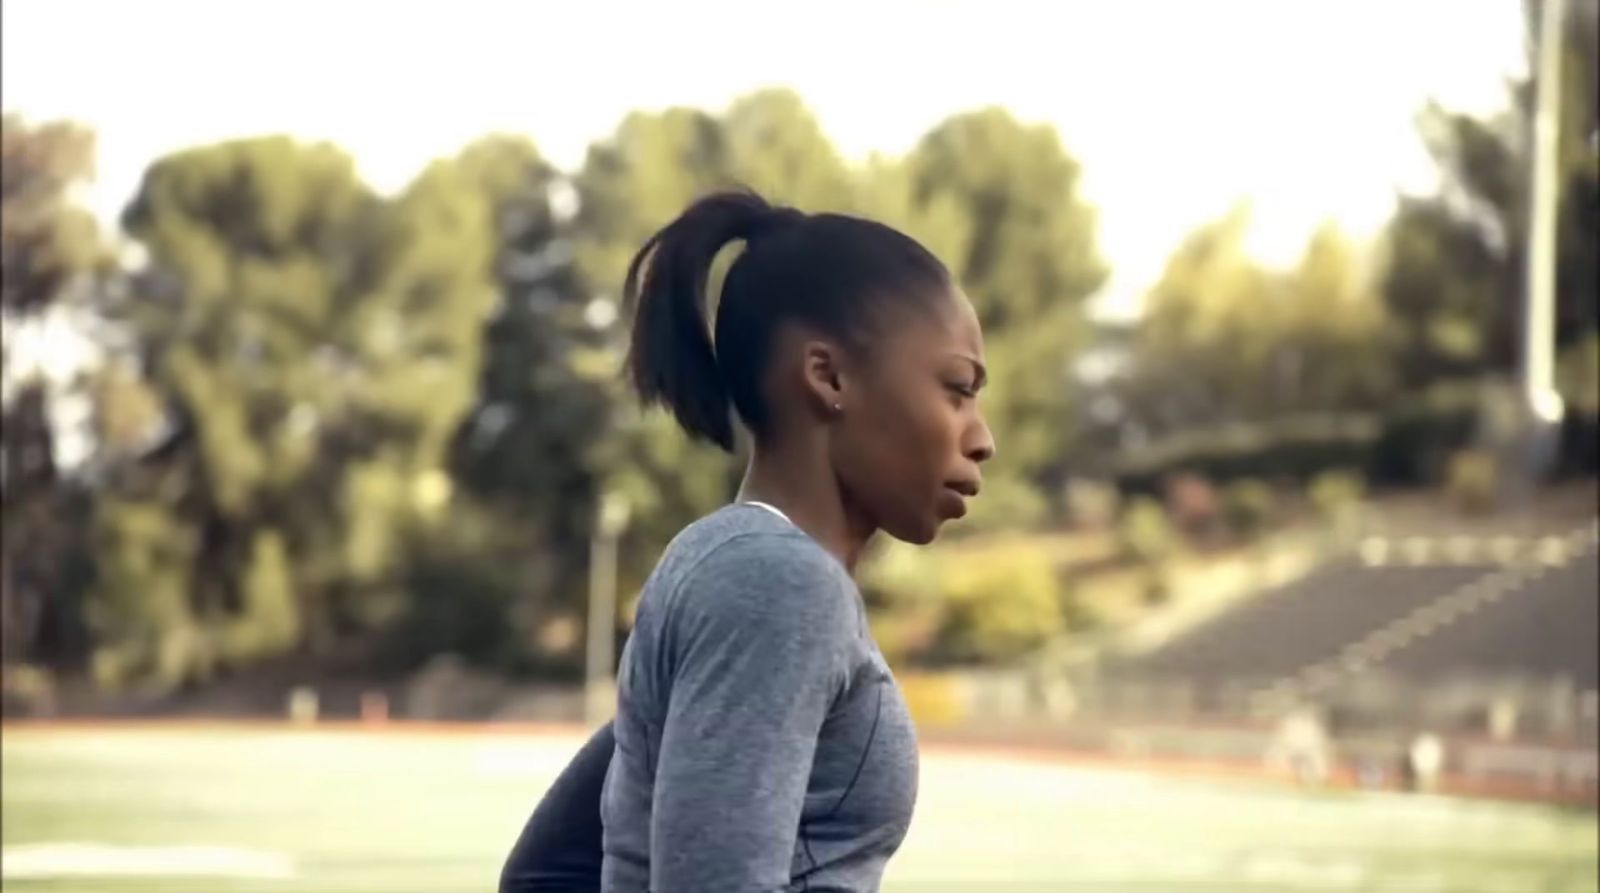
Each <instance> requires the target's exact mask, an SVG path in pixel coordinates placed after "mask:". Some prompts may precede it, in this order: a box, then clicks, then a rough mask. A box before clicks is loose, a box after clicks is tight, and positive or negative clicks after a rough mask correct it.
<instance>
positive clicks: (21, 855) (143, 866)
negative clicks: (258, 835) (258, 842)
mask: <svg viewBox="0 0 1600 893" xmlns="http://www.w3.org/2000/svg"><path fill="white" fill-rule="evenodd" d="M294 876H295V865H294V860H293V859H292V858H290V857H289V856H288V855H287V854H285V853H275V852H270V851H264V850H246V849H238V848H234V847H214V846H118V845H112V844H100V843H78V842H61V843H26V844H16V845H13V846H8V847H5V848H4V850H0V878H3V879H4V880H7V881H23V880H51V879H54V878H68V877H97V878H108V877H210V878H251V879H263V880H288V879H290V878H293V877H294Z"/></svg>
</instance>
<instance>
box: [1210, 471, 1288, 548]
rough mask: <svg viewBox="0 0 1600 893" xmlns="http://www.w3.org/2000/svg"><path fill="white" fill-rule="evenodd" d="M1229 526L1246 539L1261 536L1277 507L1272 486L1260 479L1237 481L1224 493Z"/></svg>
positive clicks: (1224, 506)
mask: <svg viewBox="0 0 1600 893" xmlns="http://www.w3.org/2000/svg"><path fill="white" fill-rule="evenodd" d="M1222 503H1223V512H1224V513H1225V514H1226V515H1227V517H1228V528H1229V529H1230V530H1232V531H1233V532H1234V534H1235V535H1237V536H1240V537H1244V538H1246V539H1250V538H1254V537H1257V536H1260V535H1261V533H1262V532H1263V531H1265V530H1266V528H1267V525H1268V524H1269V523H1271V521H1272V517H1273V513H1274V511H1275V509H1276V507H1277V499H1276V497H1275V496H1274V494H1273V492H1272V488H1271V487H1268V486H1267V485H1266V484H1264V483H1262V482H1261V481H1258V480H1253V479H1246V480H1242V481H1235V482H1234V483H1231V484H1229V485H1228V486H1227V489H1225V490H1224V491H1223V495H1222Z"/></svg>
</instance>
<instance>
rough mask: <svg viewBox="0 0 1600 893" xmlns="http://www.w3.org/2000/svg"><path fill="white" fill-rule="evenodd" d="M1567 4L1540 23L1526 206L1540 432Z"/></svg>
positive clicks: (1552, 414)
mask: <svg viewBox="0 0 1600 893" xmlns="http://www.w3.org/2000/svg"><path fill="white" fill-rule="evenodd" d="M1566 7H1567V3H1566V0H1543V10H1542V13H1541V17H1540V22H1539V70H1538V80H1537V83H1536V88H1537V90H1538V97H1537V106H1536V107H1535V112H1534V119H1533V147H1532V148H1533V193H1532V201H1531V202H1530V203H1529V215H1530V217H1531V219H1530V220H1529V226H1528V258H1527V312H1526V318H1525V319H1524V325H1523V345H1522V347H1523V349H1522V360H1523V362H1522V388H1523V399H1524V400H1525V401H1526V404H1527V407H1528V409H1529V410H1530V411H1531V413H1532V420H1533V421H1534V424H1535V425H1536V426H1539V427H1543V426H1546V425H1550V424H1553V423H1555V422H1558V421H1560V419H1561V413H1562V405H1561V397H1560V396H1559V395H1558V394H1557V392H1556V388H1555V359H1554V354H1555V340H1556V339H1555V335H1556V332H1555V328H1556V324H1555V297H1556V296H1555V291H1556V220H1557V212H1558V211H1559V209H1560V205H1561V199H1560V185H1561V184H1560V183H1559V182H1558V181H1557V174H1558V171H1557V166H1556V162H1557V150H1558V148H1559V145H1560V140H1559V137H1560V128H1561V67H1562V66H1561V62H1562V56H1563V55H1564V49H1565V43H1566V41H1565V33H1564V23H1565V20H1566Z"/></svg>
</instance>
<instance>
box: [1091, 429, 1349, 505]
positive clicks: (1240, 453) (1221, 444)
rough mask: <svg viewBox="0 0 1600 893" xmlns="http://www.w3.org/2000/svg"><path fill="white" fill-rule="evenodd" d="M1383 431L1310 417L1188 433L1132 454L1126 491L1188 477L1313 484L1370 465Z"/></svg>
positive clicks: (1149, 489) (1122, 474) (1126, 464)
mask: <svg viewBox="0 0 1600 893" xmlns="http://www.w3.org/2000/svg"><path fill="white" fill-rule="evenodd" d="M1380 433H1381V426H1380V424H1379V422H1378V420H1377V419H1376V418H1374V417H1372V416H1367V415H1355V414H1348V415H1308V416H1301V417H1298V418H1287V419H1278V420H1274V421H1272V422H1268V423H1243V424H1234V425H1225V426H1222V427H1218V428H1213V429H1208V430H1203V431H1193V432H1186V433H1184V434H1181V435H1177V436H1173V437H1170V438H1167V439H1165V440H1162V441H1160V442H1158V443H1156V444H1153V445H1151V446H1149V447H1145V448H1143V449H1139V450H1135V451H1132V452H1130V453H1129V454H1128V455H1127V456H1126V457H1125V458H1124V459H1123V460H1122V461H1121V462H1119V472H1118V475H1117V477H1118V483H1119V485H1120V486H1121V487H1122V489H1123V490H1124V491H1125V492H1132V493H1154V492H1156V491H1157V490H1158V489H1159V488H1160V487H1161V484H1162V482H1163V481H1164V480H1166V479H1167V478H1168V477H1170V476H1172V475H1175V474H1181V473H1189V474H1194V475H1199V476H1201V477H1204V478H1206V479H1208V480H1211V481H1215V482H1225V481H1231V480H1236V479H1238V478H1241V477H1267V478H1291V479H1294V480H1308V479H1310V478H1311V477H1312V476H1314V475H1315V474H1317V473H1318V472H1321V471H1326V470H1328V469H1330V468H1350V467H1361V466H1364V465H1366V464H1367V462H1368V461H1369V458H1370V456H1371V454H1372V451H1373V447H1374V444H1375V443H1377V441H1378V439H1379V437H1380Z"/></svg>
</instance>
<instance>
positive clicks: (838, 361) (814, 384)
mask: <svg viewBox="0 0 1600 893" xmlns="http://www.w3.org/2000/svg"><path fill="white" fill-rule="evenodd" d="M802 357H803V359H802V366H801V374H802V377H803V379H804V381H805V390H806V393H807V394H808V395H809V396H810V398H811V403H812V404H813V405H814V407H815V409H817V410H818V411H820V412H823V413H825V414H828V415H832V414H836V413H839V412H843V411H844V407H845V369H844V353H843V351H841V350H840V349H839V347H838V346H837V345H835V344H832V343H830V342H827V341H821V340H811V341H806V342H805V346H804V349H803V353H802Z"/></svg>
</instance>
